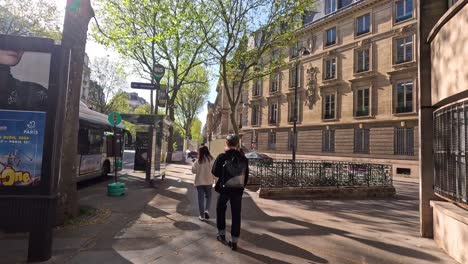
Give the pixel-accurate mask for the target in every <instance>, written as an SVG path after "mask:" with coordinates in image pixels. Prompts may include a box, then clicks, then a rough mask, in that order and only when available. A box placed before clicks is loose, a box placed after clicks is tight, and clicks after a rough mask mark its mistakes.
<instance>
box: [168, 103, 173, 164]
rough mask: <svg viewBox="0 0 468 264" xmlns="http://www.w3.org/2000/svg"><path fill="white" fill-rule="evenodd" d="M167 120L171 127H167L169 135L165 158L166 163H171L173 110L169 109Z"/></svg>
mask: <svg viewBox="0 0 468 264" xmlns="http://www.w3.org/2000/svg"><path fill="white" fill-rule="evenodd" d="M169 119H170V120H171V122H172V124H173V125H172V126H170V127H169V135H168V136H167V156H166V162H168V163H169V162H172V153H173V152H174V119H175V118H174V108H169Z"/></svg>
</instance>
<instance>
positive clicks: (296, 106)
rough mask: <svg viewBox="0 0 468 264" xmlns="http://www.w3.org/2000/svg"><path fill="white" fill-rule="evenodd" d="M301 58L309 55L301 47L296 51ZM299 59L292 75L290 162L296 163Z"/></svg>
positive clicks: (298, 57)
mask: <svg viewBox="0 0 468 264" xmlns="http://www.w3.org/2000/svg"><path fill="white" fill-rule="evenodd" d="M301 52H302V54H301V56H306V55H309V54H310V52H309V51H308V50H307V49H306V48H305V47H301V48H300V49H299V50H298V53H301ZM299 59H300V56H299V54H298V56H297V59H296V62H295V63H294V67H296V69H295V75H294V79H295V84H294V108H293V111H294V113H293V142H292V143H293V145H292V160H293V162H295V161H296V148H297V114H298V113H297V112H298V110H299V107H298V105H297V86H298V84H299V78H298V76H299V74H298V72H299V69H297V66H298V65H299Z"/></svg>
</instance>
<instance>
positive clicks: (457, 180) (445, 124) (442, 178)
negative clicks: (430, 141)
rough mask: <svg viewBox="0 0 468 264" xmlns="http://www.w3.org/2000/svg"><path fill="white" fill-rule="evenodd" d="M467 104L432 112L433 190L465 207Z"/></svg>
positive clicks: (467, 192)
mask: <svg viewBox="0 0 468 264" xmlns="http://www.w3.org/2000/svg"><path fill="white" fill-rule="evenodd" d="M467 152H468V101H464V102H460V103H457V104H454V105H451V106H449V107H446V108H443V109H440V110H436V111H435V112H434V173H435V177H434V190H435V192H436V193H437V194H439V195H441V196H444V197H447V198H449V199H451V200H454V201H457V202H462V203H465V204H468V177H467V175H468V166H467V164H468V160H467V159H468V157H467V156H468V155H467V154H468V153H467Z"/></svg>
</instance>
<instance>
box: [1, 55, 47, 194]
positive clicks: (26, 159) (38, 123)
mask: <svg viewBox="0 0 468 264" xmlns="http://www.w3.org/2000/svg"><path fill="white" fill-rule="evenodd" d="M50 65H51V54H50V53H44V52H28V51H20V50H0V188H1V187H2V186H33V185H39V184H40V183H41V180H42V163H43V149H44V134H45V126H46V111H47V108H48V99H47V96H48V89H49V77H50Z"/></svg>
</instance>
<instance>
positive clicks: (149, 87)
mask: <svg viewBox="0 0 468 264" xmlns="http://www.w3.org/2000/svg"><path fill="white" fill-rule="evenodd" d="M130 87H132V88H133V89H145V90H154V84H153V83H140V82H132V83H131V84H130Z"/></svg>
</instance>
